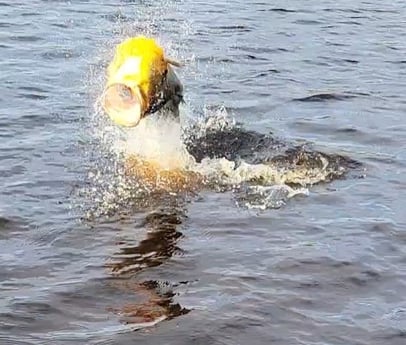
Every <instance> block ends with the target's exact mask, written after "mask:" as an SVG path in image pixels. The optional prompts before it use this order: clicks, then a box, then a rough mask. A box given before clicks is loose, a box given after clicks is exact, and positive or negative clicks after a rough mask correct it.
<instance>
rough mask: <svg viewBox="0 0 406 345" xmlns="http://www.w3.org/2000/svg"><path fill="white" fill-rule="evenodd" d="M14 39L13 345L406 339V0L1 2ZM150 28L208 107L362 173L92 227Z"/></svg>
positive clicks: (9, 64)
mask: <svg viewBox="0 0 406 345" xmlns="http://www.w3.org/2000/svg"><path fill="white" fill-rule="evenodd" d="M0 28H1V29H0V57H1V59H0V65H1V73H0V80H1V82H0V90H1V92H0V105H1V107H0V260H1V261H0V262H1V265H0V344H2V345H3V344H12V345H22V344H24V345H25V344H135V343H141V344H246V343H249V344H252V345H254V344H289V345H291V344H292V345H293V344H317V345H321V344H334V345H336V344H343V345H344V344H345V345H347V344H368V345H369V344H391V345H392V344H405V343H406V249H405V248H406V247H405V245H406V213H405V211H404V205H405V203H406V196H405V195H406V177H405V174H406V120H405V116H406V101H405V91H406V81H405V80H406V4H405V2H404V1H400V0H397V1H387V0H385V1H377V0H375V1H348V0H343V1H314V0H309V1H299V0H292V1H255V2H246V1H242V0H239V1H209V2H208V3H207V2H200V1H186V0H185V1H169V0H168V1H141V0H139V1H135V0H134V1H130V0H127V1H124V0H122V1H118V0H117V1H107V0H103V1H95V0H88V1H75V0H72V1H62V0H61V1H57V0H55V1H52V0H42V1H40V0H30V1H28V0H24V1H19V0H15V1H11V0H3V1H0ZM139 32H147V33H153V34H155V35H156V36H158V37H159V38H160V40H161V41H162V42H163V43H164V44H165V46H166V47H168V49H169V50H170V51H171V52H172V53H173V55H174V56H175V57H177V58H180V59H181V60H184V61H186V62H189V63H187V67H186V68H185V69H184V70H183V71H182V72H181V76H182V79H183V81H184V83H185V85H186V99H187V101H188V104H189V106H190V107H191V108H194V109H196V113H198V112H199V111H200V110H201V109H202V107H203V105H219V104H224V105H225V106H226V108H227V109H228V110H229V112H231V113H232V114H233V115H234V117H235V118H236V119H237V120H238V121H240V122H242V123H243V124H244V126H245V127H246V128H248V129H250V130H254V131H258V132H261V133H266V132H269V131H273V132H274V133H275V135H277V136H278V137H280V138H284V139H286V140H290V141H299V142H304V141H306V142H310V143H312V144H313V146H314V147H315V148H317V149H318V150H322V151H324V152H329V153H334V154H342V155H345V156H348V157H351V158H353V159H355V160H357V161H359V162H361V163H362V164H363V166H364V169H365V171H364V172H363V173H364V174H365V177H364V178H353V177H352V178H344V179H340V180H336V181H333V182H331V183H326V184H318V185H316V186H313V187H311V188H310V189H309V190H310V194H309V196H306V197H297V198H293V199H291V200H289V202H288V203H287V204H286V205H285V206H284V207H281V208H279V209H269V210H265V211H263V212H256V211H253V210H248V209H245V208H240V207H238V206H236V204H235V199H234V197H233V195H232V193H231V192H226V193H216V192H214V191H212V192H211V191H204V192H202V193H200V195H199V196H198V197H197V198H195V199H194V200H193V202H190V203H189V202H186V201H185V200H183V201H182V200H179V199H176V198H175V197H172V196H170V195H167V196H160V198H158V197H157V198H156V199H152V200H149V202H146V204H145V205H144V206H143V208H142V209H140V210H134V212H132V213H131V212H129V213H127V215H126V216H125V217H124V216H122V215H121V216H117V217H113V218H111V219H109V220H107V221H106V220H102V219H96V220H93V221H92V222H91V224H90V226H89V224H88V223H84V222H81V221H80V218H81V214H80V212H78V211H77V210H75V207H74V206H75V205H77V204H78V203H80V202H81V199H80V198H79V197H78V196H77V194H76V193H75V190H76V189H77V188H79V187H78V186H80V185H82V184H83V181H84V176H85V175H86V174H87V166H88V165H89V158H88V155H86V154H84V153H86V152H89V151H90V152H92V151H93V152H96V151H97V147H92V146H91V145H90V142H91V138H89V137H90V135H88V136H87V135H86V133H87V130H86V128H91V126H92V124H91V122H90V119H91V115H92V112H93V101H94V97H95V95H97V93H98V92H99V91H100V86H101V84H100V75H101V74H102V73H103V67H104V66H105V62H106V61H107V58H108V57H109V56H110V54H111V51H112V49H113V48H112V47H113V45H112V44H113V43H114V42H117V41H119V40H121V39H122V38H123V37H124V36H125V35H134V34H137V33H139ZM192 113H193V112H192ZM163 319H165V320H163ZM159 321H162V322H159ZM153 323H157V324H156V325H155V326H153V327H148V326H151V324H153Z"/></svg>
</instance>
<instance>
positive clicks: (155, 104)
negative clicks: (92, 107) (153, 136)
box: [101, 36, 183, 127]
mask: <svg viewBox="0 0 406 345" xmlns="http://www.w3.org/2000/svg"><path fill="white" fill-rule="evenodd" d="M181 66H182V65H181V63H180V62H178V61H175V60H173V59H171V58H168V57H166V56H165V53H164V49H163V48H162V47H161V46H160V45H159V44H158V43H157V41H156V40H155V39H153V38H149V37H145V36H136V37H131V38H128V39H126V40H124V41H123V42H122V43H120V44H118V45H117V47H116V49H115V55H114V58H113V60H112V61H111V63H110V65H109V66H108V69H107V83H106V86H105V88H104V92H103V95H102V97H101V104H102V107H103V109H104V111H105V112H106V113H107V115H108V116H109V117H110V119H111V120H112V121H113V122H114V123H115V124H116V125H119V126H123V127H135V126H137V125H138V124H139V123H140V121H141V119H143V118H145V117H146V116H149V115H151V114H154V113H156V112H158V111H166V113H168V114H169V116H172V117H173V118H174V119H179V104H180V103H181V102H182V101H183V85H182V83H181V81H180V79H179V77H178V76H177V74H176V72H175V69H174V68H179V67H181Z"/></svg>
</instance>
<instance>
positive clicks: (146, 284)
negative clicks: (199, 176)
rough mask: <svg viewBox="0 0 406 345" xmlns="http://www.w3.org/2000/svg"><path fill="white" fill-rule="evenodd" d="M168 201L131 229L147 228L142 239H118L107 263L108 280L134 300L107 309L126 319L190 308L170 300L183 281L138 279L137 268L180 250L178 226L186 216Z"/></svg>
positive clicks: (145, 319) (149, 320)
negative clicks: (115, 250) (136, 241)
mask: <svg viewBox="0 0 406 345" xmlns="http://www.w3.org/2000/svg"><path fill="white" fill-rule="evenodd" d="M171 202H172V205H166V206H165V207H163V208H160V209H158V210H157V211H153V212H151V213H149V214H148V215H147V216H146V217H145V219H143V221H142V223H141V225H140V226H139V229H134V231H137V230H138V231H139V230H141V229H142V230H146V231H147V235H146V238H145V239H143V240H141V241H139V242H138V243H135V244H134V243H133V241H120V242H118V243H117V246H118V247H119V249H118V251H117V252H116V253H115V254H114V255H113V256H112V258H111V259H110V260H109V262H108V263H106V268H107V270H108V271H109V272H110V274H111V275H112V279H110V280H109V283H110V284H112V285H113V286H115V287H116V288H117V289H120V290H122V291H123V292H125V293H127V294H128V293H133V294H134V295H135V296H134V299H135V300H137V301H136V302H128V303H126V304H125V305H124V306H121V307H112V308H111V309H110V310H111V311H113V312H115V313H117V314H119V315H120V317H121V320H122V321H123V322H125V323H135V324H140V323H142V324H144V323H146V324H148V325H150V324H155V323H156V322H159V321H162V320H165V319H171V318H174V317H177V316H180V315H184V314H187V313H188V312H189V310H188V309H186V308H183V307H182V306H181V305H179V304H178V303H176V302H174V300H173V297H174V296H175V293H174V292H173V288H174V287H175V286H176V285H179V284H185V283H186V282H180V283H177V284H172V283H170V282H161V281H155V280H145V281H141V282H140V281H139V279H137V274H138V273H139V272H141V271H143V270H145V269H148V268H152V267H156V266H159V265H162V264H164V263H165V262H167V261H169V260H170V259H171V257H172V256H173V255H175V254H181V253H182V249H181V248H179V247H178V241H179V239H180V238H181V237H182V233H181V232H180V231H179V230H178V227H179V226H181V224H182V222H183V220H184V218H185V217H186V215H185V210H184V206H183V205H182V206H181V205H177V202H176V200H174V199H172V200H171ZM138 299H140V301H138Z"/></svg>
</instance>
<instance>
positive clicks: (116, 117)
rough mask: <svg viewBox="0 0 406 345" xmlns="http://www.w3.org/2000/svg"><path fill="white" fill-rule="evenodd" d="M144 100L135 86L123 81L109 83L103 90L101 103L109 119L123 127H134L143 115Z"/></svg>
mask: <svg viewBox="0 0 406 345" xmlns="http://www.w3.org/2000/svg"><path fill="white" fill-rule="evenodd" d="M144 103H145V102H144V100H143V97H142V95H141V92H140V89H139V88H138V87H137V86H135V87H134V86H129V85H126V84H124V83H114V84H111V85H109V86H108V87H107V88H106V89H105V91H104V92H103V95H102V98H101V104H102V107H103V109H104V111H105V112H106V113H107V115H108V116H109V117H110V119H111V120H112V121H113V122H114V123H116V124H117V125H120V126H123V127H135V126H137V125H138V123H139V122H140V120H141V119H142V118H143V116H144V108H145V105H144Z"/></svg>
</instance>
